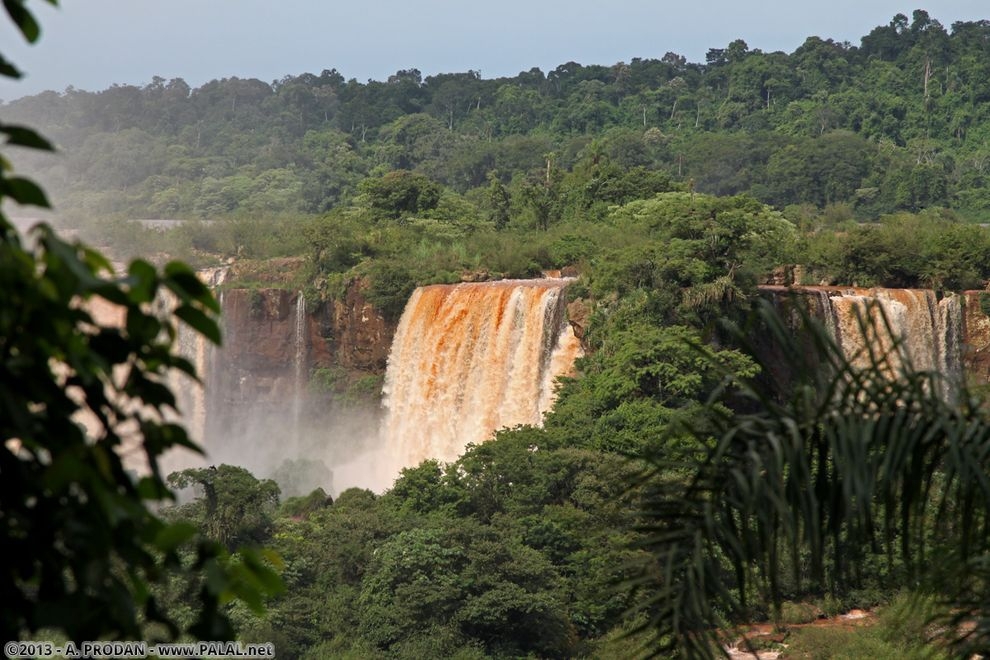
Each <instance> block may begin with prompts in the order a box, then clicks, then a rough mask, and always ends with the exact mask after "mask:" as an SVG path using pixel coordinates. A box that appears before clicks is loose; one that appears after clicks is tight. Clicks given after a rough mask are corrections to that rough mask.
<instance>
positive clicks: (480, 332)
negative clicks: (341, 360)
mask: <svg viewBox="0 0 990 660" xmlns="http://www.w3.org/2000/svg"><path fill="white" fill-rule="evenodd" d="M567 283H568V280H566V279H543V280H506V281H501V282H485V283H471V284H458V285H433V286H427V287H421V288H419V289H416V291H415V292H413V295H412V297H411V298H410V299H409V302H408V303H407V304H406V307H405V311H404V312H403V314H402V318H401V320H400V321H399V326H398V329H397V331H396V334H395V338H394V339H393V342H392V351H391V354H390V355H389V359H388V367H387V370H386V375H385V385H384V390H383V391H384V405H385V408H386V412H385V420H384V422H383V426H382V433H383V436H384V438H383V440H384V445H385V449H386V452H387V454H388V455H389V456H390V457H391V458H392V459H394V460H395V461H397V462H398V464H399V465H398V467H407V466H411V465H416V464H418V463H419V462H420V461H422V460H424V459H427V458H437V459H440V460H443V461H452V460H454V459H456V458H457V456H459V455H460V454H461V453H462V452H463V451H464V448H465V446H466V445H467V444H469V443H480V442H484V441H485V440H487V439H488V438H489V437H490V436H491V435H492V433H493V432H494V431H495V430H497V429H500V428H503V427H506V426H510V427H511V426H515V425H518V424H536V425H538V424H540V423H541V422H542V418H543V414H544V413H545V412H546V411H547V410H548V409H549V408H550V406H552V405H553V400H554V380H555V378H556V377H558V376H560V375H564V374H567V373H569V372H570V370H571V369H572V368H573V364H574V360H575V359H576V358H577V357H578V356H579V355H580V352H581V348H580V342H579V341H578V340H577V338H576V337H575V336H574V333H573V332H572V330H571V327H570V325H569V324H568V323H567V320H566V318H565V307H566V301H565V300H564V296H563V292H564V287H565V286H566V285H567Z"/></svg>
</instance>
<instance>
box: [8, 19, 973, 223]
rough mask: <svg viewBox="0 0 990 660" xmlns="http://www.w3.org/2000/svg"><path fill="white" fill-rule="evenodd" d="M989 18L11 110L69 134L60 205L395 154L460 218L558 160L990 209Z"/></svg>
mask: <svg viewBox="0 0 990 660" xmlns="http://www.w3.org/2000/svg"><path fill="white" fill-rule="evenodd" d="M988 34H990V23H988V22H987V21H979V22H965V23H955V24H953V25H952V26H951V27H950V28H946V27H944V26H942V25H941V24H940V23H939V22H938V21H937V20H935V19H934V18H933V17H930V16H929V15H928V13H927V12H925V11H922V10H918V11H915V12H914V13H913V14H912V16H911V18H910V19H909V18H907V17H906V16H904V15H897V16H895V17H894V18H893V20H892V21H891V22H890V24H889V25H885V26H880V27H877V28H875V29H873V30H872V31H871V32H870V33H869V34H868V35H866V36H864V37H863V39H862V41H861V43H860V45H858V46H855V45H851V44H849V43H836V42H834V41H832V40H828V39H822V38H819V37H810V38H808V39H807V40H806V41H805V43H804V44H803V45H802V46H801V47H799V48H798V49H797V50H795V51H794V52H793V53H791V54H787V53H783V52H773V53H764V52H761V51H760V50H757V49H750V48H749V47H748V46H747V44H746V43H745V42H743V41H741V40H736V41H734V42H732V43H731V44H729V45H728V46H727V47H725V48H713V49H711V50H710V51H709V52H708V56H707V58H706V62H704V63H691V62H687V61H686V60H685V58H684V57H681V56H679V55H677V54H676V53H667V54H666V55H664V56H663V57H662V58H660V59H649V58H647V59H639V58H637V59H633V60H632V61H631V62H628V63H626V62H619V63H616V64H613V65H590V64H589V65H581V64H578V63H576V62H568V63H566V64H561V65H560V66H558V67H557V68H555V69H554V70H552V71H548V72H544V71H541V70H540V69H532V70H530V71H526V72H522V73H520V74H519V75H517V76H515V77H514V78H497V79H483V78H481V77H480V76H479V75H478V74H477V72H474V71H468V72H464V73H449V74H439V75H435V76H428V77H426V78H425V79H424V78H423V77H422V76H421V74H420V73H419V71H417V70H415V69H411V70H404V71H398V72H396V73H395V74H394V75H392V76H390V77H389V79H388V80H386V81H374V80H369V81H368V82H359V81H357V80H354V79H351V80H345V78H344V76H343V75H341V74H340V73H339V72H337V71H336V70H325V71H323V72H321V73H320V74H319V75H316V74H309V73H307V74H302V75H298V76H287V77H285V78H283V79H281V80H277V81H274V82H271V83H269V82H264V81H260V80H255V79H238V78H229V79H223V80H214V81H211V82H209V83H207V84H205V85H203V86H202V87H199V88H196V89H191V88H190V86H189V85H188V84H186V83H185V82H184V81H183V80H181V79H173V80H165V79H162V78H155V79H154V80H152V81H151V82H150V83H149V84H147V85H146V86H144V87H136V86H126V85H124V86H113V87H111V88H109V89H106V90H103V91H99V92H86V91H80V90H75V89H72V88H69V89H67V90H64V91H62V92H54V91H52V92H45V93H42V94H37V95H34V96H28V97H25V98H21V99H17V100H15V101H11V102H8V103H6V104H4V105H3V106H0V112H3V114H4V116H5V117H6V118H7V119H8V120H12V121H13V120H16V121H18V122H21V121H23V122H26V123H30V124H31V125H33V126H36V127H37V128H39V129H40V130H41V131H42V132H43V134H45V135H46V136H48V137H49V138H50V139H52V140H53V141H54V142H55V144H56V145H57V146H58V147H59V148H60V149H61V151H62V155H61V156H59V157H55V158H51V157H44V158H43V159H41V160H38V159H32V160H33V161H35V162H33V163H32V167H31V169H32V170H34V171H35V172H37V173H38V178H39V179H41V180H42V181H44V182H45V184H46V186H47V188H48V190H49V192H51V193H54V198H55V201H56V205H57V207H58V209H59V212H60V213H61V214H63V215H65V216H67V217H70V216H75V215H78V214H90V215H93V214H111V215H121V216H125V217H131V218H185V219H188V218H196V217H200V218H210V217H215V216H218V215H224V214H229V213H232V212H235V211H245V212H250V213H272V212H278V213H291V212H305V213H318V212H323V211H326V210H328V209H331V208H335V207H337V206H339V205H341V204H345V203H348V202H350V201H352V200H354V199H355V198H356V197H357V196H359V195H360V194H361V192H362V189H361V187H360V185H359V184H360V182H361V181H362V180H363V179H365V178H366V177H369V176H372V177H375V176H381V175H382V174H384V173H386V172H389V171H393V170H411V171H414V172H416V173H418V174H422V175H423V176H425V177H428V178H429V179H430V180H431V181H433V182H435V183H438V184H441V185H442V186H444V189H445V195H444V196H445V197H447V198H449V199H447V200H446V201H447V203H448V204H456V205H458V214H459V215H463V214H464V213H466V212H467V213H469V214H472V213H470V212H471V211H473V214H472V215H476V216H484V215H486V212H487V211H490V210H492V209H491V206H492V202H491V200H488V199H486V196H485V194H484V191H485V190H486V188H487V186H488V185H489V182H490V180H491V179H492V177H495V178H497V179H498V180H499V181H501V182H502V183H503V184H504V185H506V186H508V187H509V192H510V198H511V199H513V200H515V199H516V198H519V200H518V201H519V203H524V202H523V199H524V198H526V190H527V186H532V185H534V184H536V183H541V184H546V183H547V181H546V179H547V176H546V175H547V173H548V171H549V173H550V179H551V183H552V184H553V187H555V188H559V192H560V194H561V195H563V194H564V193H565V192H566V193H569V194H570V195H574V194H577V192H578V191H583V192H584V193H585V194H586V195H588V196H590V197H593V198H595V200H596V201H602V202H605V203H609V202H614V201H622V200H623V198H628V196H629V194H630V193H631V192H634V191H630V190H629V187H630V186H632V185H634V183H636V184H639V185H641V186H642V185H648V184H647V183H646V182H643V181H639V180H638V179H636V180H635V181H628V180H624V179H625V177H628V176H632V174H630V173H632V172H637V171H638V170H637V168H647V169H648V170H649V171H651V172H662V173H665V174H666V175H667V176H668V177H669V179H670V181H672V182H674V183H676V184H678V185H683V186H689V187H691V188H692V189H695V190H697V191H699V192H706V193H711V194H716V195H734V194H739V193H748V194H751V195H752V196H754V197H756V198H757V199H759V200H760V201H763V202H766V203H769V204H773V205H775V206H776V207H778V208H784V207H787V206H789V205H808V204H810V205H814V206H816V207H819V208H823V207H826V206H829V205H844V206H847V207H848V211H849V212H851V213H853V214H854V215H855V217H857V218H862V219H875V218H877V217H878V216H879V215H880V214H883V213H891V212H894V211H899V210H905V211H917V210H920V209H923V208H926V207H930V206H941V207H946V208H951V209H954V210H956V211H957V212H958V213H959V214H960V216H961V217H963V218H965V219H972V220H978V219H980V218H981V217H982V216H981V214H982V213H984V211H985V210H986V209H987V208H988V206H990V197H988V194H987V192H986V190H987V187H986V181H987V171H988V162H990V152H988V150H987V147H986V140H987V130H988V129H987V122H988V119H990V117H988V110H987V103H986V102H987V100H988V98H990V87H988V85H990V83H988V82H987V81H988V80H990V70H988V69H987V66H988V65H987V62H988V61H990V39H988ZM25 165H26V161H24V160H22V161H21V166H22V167H23V166H25ZM620 174H622V175H624V176H620ZM555 177H557V178H555ZM617 178H619V179H623V180H619V181H616V179H617ZM635 192H638V191H635ZM575 203H576V200H575ZM529 205H530V206H535V205H536V202H535V201H530V203H529ZM570 210H571V211H573V212H577V210H576V209H570ZM534 212H535V213H537V215H539V211H536V210H534ZM565 216H566V212H565V209H553V210H552V211H551V212H550V213H548V214H547V217H546V218H544V219H541V220H540V221H542V222H547V223H553V222H557V221H559V220H560V219H562V218H563V217H565Z"/></svg>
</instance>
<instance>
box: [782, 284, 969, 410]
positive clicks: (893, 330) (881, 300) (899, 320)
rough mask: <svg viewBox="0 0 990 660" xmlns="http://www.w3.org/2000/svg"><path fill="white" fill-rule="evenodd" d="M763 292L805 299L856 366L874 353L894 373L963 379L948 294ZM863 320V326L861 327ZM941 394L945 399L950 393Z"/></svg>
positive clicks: (957, 321) (957, 312) (955, 299)
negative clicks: (906, 370)
mask: <svg viewBox="0 0 990 660" xmlns="http://www.w3.org/2000/svg"><path fill="white" fill-rule="evenodd" d="M764 291H765V292H767V293H769V294H771V295H773V296H775V297H777V296H779V295H780V294H782V293H785V292H786V293H788V294H796V295H799V296H806V297H808V298H809V299H810V301H809V303H810V311H811V314H812V316H813V317H814V318H816V319H818V320H819V321H821V322H822V324H823V325H824V326H825V328H826V329H827V330H828V332H829V334H830V335H831V336H832V338H833V339H834V340H835V341H836V344H837V345H838V346H839V348H841V349H842V352H843V354H844V355H845V356H846V358H847V359H848V360H849V361H851V362H852V363H853V364H855V365H859V366H866V365H867V364H868V362H869V360H870V353H871V351H872V353H873V354H874V355H878V356H881V355H886V356H887V358H888V361H889V362H888V363H889V365H890V367H891V368H892V369H894V370H895V371H896V370H898V369H900V368H901V367H902V366H905V365H907V364H910V365H911V366H912V367H913V368H914V369H916V370H922V371H934V372H938V373H940V374H942V375H943V376H944V377H945V381H946V387H948V386H950V384H951V383H954V382H958V380H959V379H960V378H961V377H962V373H963V348H964V347H963V331H964V320H963V313H964V310H963V304H962V301H961V300H960V296H957V295H955V294H947V295H946V296H944V297H942V298H941V299H940V298H939V297H938V296H936V294H935V292H934V291H926V290H916V289H880V288H875V289H862V288H839V287H794V288H791V289H784V288H782V287H764ZM861 321H866V324H865V326H866V327H865V328H864V327H863V324H862V323H861ZM885 323H886V324H887V325H889V330H890V332H887V328H885V326H884V324H885ZM864 329H865V331H866V332H865V334H864ZM895 340H896V342H897V347H896V349H895V347H894V341H895ZM944 394H945V395H946V396H949V392H948V390H947V391H946V392H944Z"/></svg>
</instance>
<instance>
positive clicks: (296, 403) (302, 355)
mask: <svg viewBox="0 0 990 660" xmlns="http://www.w3.org/2000/svg"><path fill="white" fill-rule="evenodd" d="M295 350H296V354H295V365H294V366H295V372H296V373H295V377H296V382H295V391H294V392H293V395H292V423H293V426H294V429H293V434H292V435H293V443H294V445H295V449H296V450H298V446H299V436H300V435H301V433H302V402H303V393H304V392H305V391H306V374H307V371H308V370H307V364H306V357H307V355H306V297H305V296H304V295H303V293H302V291H300V292H299V295H297V296H296V336H295Z"/></svg>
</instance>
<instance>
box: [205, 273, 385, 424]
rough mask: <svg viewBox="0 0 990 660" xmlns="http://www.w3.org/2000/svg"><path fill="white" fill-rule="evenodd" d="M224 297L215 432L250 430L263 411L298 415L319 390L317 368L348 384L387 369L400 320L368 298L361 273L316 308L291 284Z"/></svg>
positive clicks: (211, 408)
mask: <svg viewBox="0 0 990 660" xmlns="http://www.w3.org/2000/svg"><path fill="white" fill-rule="evenodd" d="M218 297H219V299H220V303H221V307H222V316H221V325H222V328H223V347H222V348H221V349H220V350H218V351H216V352H215V353H214V354H213V356H212V357H211V359H210V360H209V364H208V365H207V368H206V373H205V374H204V379H205V381H206V396H207V399H208V400H207V403H206V408H207V410H208V413H207V431H206V436H207V437H208V438H210V437H226V438H230V437H248V436H251V435H252V434H254V433H255V432H256V430H257V429H256V428H255V427H256V426H257V420H259V419H273V420H274V419H288V418H291V417H293V416H294V415H296V416H297V413H293V412H292V411H293V410H296V411H298V410H299V407H300V406H305V405H306V404H307V403H308V400H309V399H310V398H311V392H310V391H309V381H310V378H311V375H312V373H313V371H314V370H316V369H321V368H325V369H333V370H335V371H336V372H337V373H339V374H341V375H342V376H343V380H342V381H341V382H340V383H339V384H340V386H341V387H344V386H346V384H347V383H351V382H354V381H356V380H357V379H359V378H361V377H362V376H368V375H374V376H381V375H382V374H383V373H384V371H385V364H386V361H387V359H388V351H389V347H390V346H391V342H392V335H393V334H394V332H395V327H394V325H392V324H389V323H387V322H386V321H385V320H384V318H383V317H382V316H381V314H379V313H378V312H377V311H376V310H375V309H374V308H373V307H372V306H371V305H370V304H369V303H368V302H367V301H366V300H365V298H364V296H363V294H362V285H361V283H360V282H358V281H355V282H354V283H352V285H351V286H350V287H348V291H347V294H346V296H345V297H344V299H343V300H340V301H333V302H332V303H329V304H324V305H321V306H319V308H318V309H317V310H316V311H315V312H313V311H311V310H307V309H306V302H305V300H304V299H302V298H301V294H300V293H298V292H295V291H289V290H285V289H274V288H272V289H225V290H223V291H221V292H220V293H219V294H218ZM283 427H284V424H283ZM275 431H277V429H273V432H275Z"/></svg>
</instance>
